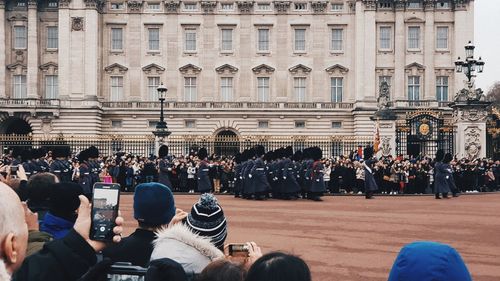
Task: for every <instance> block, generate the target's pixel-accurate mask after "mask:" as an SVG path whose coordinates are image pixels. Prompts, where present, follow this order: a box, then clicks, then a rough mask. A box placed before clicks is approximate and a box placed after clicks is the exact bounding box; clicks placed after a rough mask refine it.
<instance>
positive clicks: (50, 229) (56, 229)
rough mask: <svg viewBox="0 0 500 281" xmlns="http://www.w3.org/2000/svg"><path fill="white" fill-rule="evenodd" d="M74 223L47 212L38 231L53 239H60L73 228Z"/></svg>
mask: <svg viewBox="0 0 500 281" xmlns="http://www.w3.org/2000/svg"><path fill="white" fill-rule="evenodd" d="M74 224H75V223H74V222H71V221H68V220H66V219H63V218H60V217H56V216H54V215H53V214H51V213H50V212H48V213H47V214H46V215H45V217H44V218H43V222H42V224H41V225H40V231H43V232H47V233H49V234H51V235H52V236H53V237H54V239H61V238H63V237H64V236H66V234H68V232H69V231H70V230H71V229H72V228H73V225H74Z"/></svg>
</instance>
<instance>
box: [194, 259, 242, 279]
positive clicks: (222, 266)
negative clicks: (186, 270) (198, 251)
mask: <svg viewBox="0 0 500 281" xmlns="http://www.w3.org/2000/svg"><path fill="white" fill-rule="evenodd" d="M245 276H246V270H245V269H244V268H243V267H242V266H241V265H238V264H235V263H233V262H230V261H228V260H218V261H214V262H212V263H210V264H209V265H207V267H205V269H203V271H202V272H201V273H200V275H198V276H197V277H196V278H195V281H243V280H245Z"/></svg>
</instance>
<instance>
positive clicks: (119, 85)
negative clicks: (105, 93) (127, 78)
mask: <svg viewBox="0 0 500 281" xmlns="http://www.w3.org/2000/svg"><path fill="white" fill-rule="evenodd" d="M156 78H158V79H159V77H156ZM110 80H111V81H110V85H109V86H110V95H109V100H110V101H122V100H123V77H122V76H111V77H110ZM148 82H149V81H148ZM148 90H149V89H148Z"/></svg>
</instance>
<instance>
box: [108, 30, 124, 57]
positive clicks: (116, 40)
mask: <svg viewBox="0 0 500 281" xmlns="http://www.w3.org/2000/svg"><path fill="white" fill-rule="evenodd" d="M111 50H113V51H121V50H123V28H111Z"/></svg>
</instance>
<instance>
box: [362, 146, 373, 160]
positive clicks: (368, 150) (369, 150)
mask: <svg viewBox="0 0 500 281" xmlns="http://www.w3.org/2000/svg"><path fill="white" fill-rule="evenodd" d="M372 157H373V146H367V147H365V148H364V149H363V158H364V159H365V160H368V159H371V158H372Z"/></svg>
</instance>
